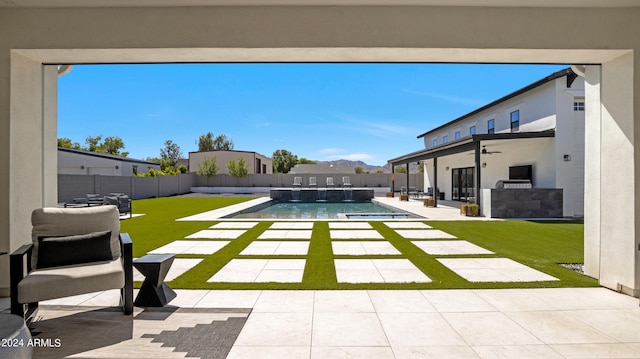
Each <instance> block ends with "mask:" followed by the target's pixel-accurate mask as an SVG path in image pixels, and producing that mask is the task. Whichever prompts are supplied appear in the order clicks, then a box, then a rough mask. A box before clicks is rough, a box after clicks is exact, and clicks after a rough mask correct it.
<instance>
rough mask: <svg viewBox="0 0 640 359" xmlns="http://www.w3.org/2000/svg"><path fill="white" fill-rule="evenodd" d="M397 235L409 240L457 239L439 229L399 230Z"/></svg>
mask: <svg viewBox="0 0 640 359" xmlns="http://www.w3.org/2000/svg"><path fill="white" fill-rule="evenodd" d="M396 233H398V234H399V235H401V236H402V237H404V238H407V239H438V238H445V239H446V238H451V239H455V238H456V237H454V236H452V235H450V234H449V233H446V232H443V231H441V230H438V229H406V230H405V229H399V230H396Z"/></svg>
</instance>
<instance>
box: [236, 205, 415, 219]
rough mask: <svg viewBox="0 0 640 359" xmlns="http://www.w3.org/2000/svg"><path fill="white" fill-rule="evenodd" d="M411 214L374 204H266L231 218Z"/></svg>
mask: <svg viewBox="0 0 640 359" xmlns="http://www.w3.org/2000/svg"><path fill="white" fill-rule="evenodd" d="M410 216H411V214H409V213H406V212H402V211H400V210H398V209H394V208H390V207H386V206H382V205H380V204H377V203H374V202H342V203H328V202H312V203H302V202H268V203H266V204H264V205H260V206H256V207H253V208H249V209H246V210H244V211H242V212H239V213H237V214H234V215H233V216H232V218H262V219H347V218H359V219H366V218H370V219H381V218H408V217H410Z"/></svg>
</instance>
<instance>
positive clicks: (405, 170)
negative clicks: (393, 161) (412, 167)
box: [394, 167, 407, 173]
mask: <svg viewBox="0 0 640 359" xmlns="http://www.w3.org/2000/svg"><path fill="white" fill-rule="evenodd" d="M394 172H395V173H407V168H406V167H395V169H394Z"/></svg>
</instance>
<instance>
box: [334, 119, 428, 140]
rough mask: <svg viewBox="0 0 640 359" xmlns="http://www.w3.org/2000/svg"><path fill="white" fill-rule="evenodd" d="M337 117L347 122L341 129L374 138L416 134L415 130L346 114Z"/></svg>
mask: <svg viewBox="0 0 640 359" xmlns="http://www.w3.org/2000/svg"><path fill="white" fill-rule="evenodd" d="M337 117H338V118H340V119H342V120H344V121H346V122H347V124H345V125H343V126H342V127H343V128H345V129H348V130H349V131H355V132H360V133H364V134H367V135H371V136H376V137H382V138H389V137H397V136H413V135H414V134H415V132H416V130H415V128H409V127H407V126H402V125H396V124H392V123H389V122H381V121H372V120H361V119H359V118H356V117H354V116H350V115H347V114H338V115H337Z"/></svg>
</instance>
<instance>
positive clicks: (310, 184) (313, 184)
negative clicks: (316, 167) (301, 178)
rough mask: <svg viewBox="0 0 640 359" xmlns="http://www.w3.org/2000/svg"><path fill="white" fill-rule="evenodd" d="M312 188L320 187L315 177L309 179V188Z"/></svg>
mask: <svg viewBox="0 0 640 359" xmlns="http://www.w3.org/2000/svg"><path fill="white" fill-rule="evenodd" d="M311 187H318V184H317V183H316V178H315V177H309V188H311Z"/></svg>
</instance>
